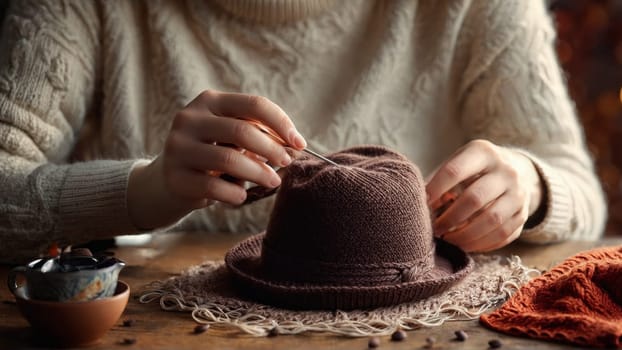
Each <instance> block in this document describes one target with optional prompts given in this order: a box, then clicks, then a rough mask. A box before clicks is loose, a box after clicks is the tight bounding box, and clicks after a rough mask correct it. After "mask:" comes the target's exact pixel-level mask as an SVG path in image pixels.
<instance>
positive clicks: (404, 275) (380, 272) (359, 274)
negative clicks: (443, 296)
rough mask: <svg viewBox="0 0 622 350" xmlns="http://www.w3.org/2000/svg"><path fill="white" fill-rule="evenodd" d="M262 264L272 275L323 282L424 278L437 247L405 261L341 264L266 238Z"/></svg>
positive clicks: (366, 282)
mask: <svg viewBox="0 0 622 350" xmlns="http://www.w3.org/2000/svg"><path fill="white" fill-rule="evenodd" d="M262 250H263V251H262V254H261V256H262V258H261V266H262V270H263V271H264V273H265V274H266V275H267V276H269V277H270V279H272V280H275V281H281V282H304V283H312V284H323V285H352V286H373V285H379V284H396V283H403V282H414V281H423V280H426V279H428V278H430V277H431V274H430V272H431V270H432V268H433V267H434V253H435V247H434V244H432V249H430V250H429V251H428V252H427V253H426V254H425V255H424V256H422V257H421V258H420V259H416V260H411V261H408V262H401V263H374V264H341V263H331V262H325V261H317V260H307V259H301V258H300V257H297V256H293V255H291V254H287V253H284V252H283V251H281V250H279V249H276V248H274V247H272V246H271V245H270V244H269V243H268V240H266V239H264V241H263V246H262Z"/></svg>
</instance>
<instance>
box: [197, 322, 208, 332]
mask: <svg viewBox="0 0 622 350" xmlns="http://www.w3.org/2000/svg"><path fill="white" fill-rule="evenodd" d="M208 329H209V325H208V324H200V325H197V326H196V327H194V334H201V333H203V332H205V331H206V330H208Z"/></svg>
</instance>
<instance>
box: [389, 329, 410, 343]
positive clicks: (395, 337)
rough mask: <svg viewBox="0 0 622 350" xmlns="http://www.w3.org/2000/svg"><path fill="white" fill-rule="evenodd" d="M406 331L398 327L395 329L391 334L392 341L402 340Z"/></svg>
mask: <svg viewBox="0 0 622 350" xmlns="http://www.w3.org/2000/svg"><path fill="white" fill-rule="evenodd" d="M406 336H407V335H406V332H404V331H403V330H401V329H398V330H397V331H395V332H393V334H391V340H393V341H402V340H404V339H406Z"/></svg>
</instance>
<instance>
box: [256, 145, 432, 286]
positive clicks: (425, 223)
mask: <svg viewBox="0 0 622 350" xmlns="http://www.w3.org/2000/svg"><path fill="white" fill-rule="evenodd" d="M331 158H332V159H333V160H334V161H336V162H337V163H338V164H339V166H334V165H329V164H326V163H324V162H321V161H319V160H316V159H313V158H309V159H303V160H298V161H296V162H294V163H292V165H290V166H289V167H288V169H287V173H286V175H285V177H284V178H283V183H282V185H281V189H280V190H279V192H278V195H277V199H276V202H275V206H274V209H273V211H272V216H271V218H270V222H269V224H268V228H267V231H266V237H265V239H264V242H263V251H262V259H263V261H262V263H263V265H264V270H265V271H268V272H272V275H271V276H270V277H271V279H272V280H277V281H298V282H307V283H317V284H338V285H356V286H361V285H376V284H379V283H381V284H395V283H399V282H409V281H413V280H420V279H429V278H430V277H433V276H429V272H430V271H432V268H433V266H434V241H433V234H432V229H431V222H430V216H429V211H428V208H427V206H426V194H425V193H426V192H425V187H424V183H423V180H422V176H421V174H420V172H419V170H418V168H417V167H416V166H415V165H414V164H413V163H412V162H410V161H409V160H408V159H407V158H405V157H404V156H402V155H400V154H398V153H396V152H394V151H391V150H389V149H387V148H384V147H380V146H359V147H354V148H350V149H347V150H344V151H341V152H339V153H336V154H333V155H331Z"/></svg>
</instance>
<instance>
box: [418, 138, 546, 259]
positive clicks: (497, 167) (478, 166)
mask: <svg viewBox="0 0 622 350" xmlns="http://www.w3.org/2000/svg"><path fill="white" fill-rule="evenodd" d="M460 187H461V188H462V190H461V191H456V188H460ZM426 190H427V193H428V204H429V205H430V207H431V209H432V210H437V209H438V208H439V207H442V206H445V207H446V209H445V210H444V211H443V212H442V213H440V215H439V216H438V217H436V218H435V220H434V222H433V225H434V233H435V235H436V236H437V237H441V238H443V239H444V240H446V241H448V242H450V243H453V244H455V245H457V246H459V247H461V248H462V249H463V250H465V251H467V252H486V251H491V250H495V249H498V248H501V247H503V246H505V245H507V244H509V243H510V242H512V241H514V240H515V239H517V238H518V237H519V236H520V233H521V231H522V229H523V225H524V224H525V222H526V221H527V218H528V217H529V216H530V215H531V214H533V213H534V212H535V211H536V210H537V209H538V207H539V206H540V202H541V200H542V192H543V191H542V181H541V180H540V176H539V174H538V172H537V170H536V168H535V166H534V164H533V163H532V162H531V160H530V159H529V158H527V157H526V156H525V155H523V154H521V153H519V152H516V151H513V150H511V149H507V148H504V147H500V146H497V145H495V144H493V143H491V142H489V141H485V140H474V141H471V142H469V143H468V144H466V145H465V146H463V147H462V148H460V149H459V150H458V151H457V152H456V153H455V154H454V155H453V156H452V157H451V158H450V159H449V160H447V161H446V162H444V163H443V164H441V166H440V167H439V168H438V169H437V170H436V171H435V172H434V173H433V174H432V176H431V179H430V181H429V182H428V184H427V186H426ZM456 192H457V193H456ZM448 200H449V201H451V200H453V202H452V203H446V202H447V201H448Z"/></svg>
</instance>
